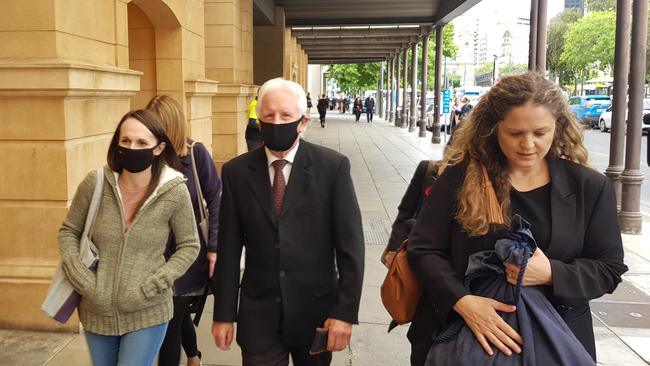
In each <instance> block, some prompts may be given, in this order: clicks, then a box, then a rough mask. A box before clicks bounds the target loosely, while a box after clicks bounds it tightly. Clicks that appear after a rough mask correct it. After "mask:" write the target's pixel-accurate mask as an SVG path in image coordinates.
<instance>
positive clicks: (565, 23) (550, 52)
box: [546, 10, 582, 84]
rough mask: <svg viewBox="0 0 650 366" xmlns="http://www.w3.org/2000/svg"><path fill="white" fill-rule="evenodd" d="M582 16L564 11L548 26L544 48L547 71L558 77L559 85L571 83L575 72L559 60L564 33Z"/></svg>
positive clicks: (575, 11)
mask: <svg viewBox="0 0 650 366" xmlns="http://www.w3.org/2000/svg"><path fill="white" fill-rule="evenodd" d="M581 16H582V15H581V14H580V12H579V11H578V10H566V11H563V12H562V13H560V14H559V15H558V16H556V17H555V18H553V19H551V22H550V24H549V26H548V41H547V47H546V62H547V66H548V70H549V71H550V72H551V73H552V74H555V75H558V76H559V77H560V84H569V83H572V82H573V79H574V76H575V72H574V70H573V69H571V68H570V67H568V66H567V65H566V64H565V63H563V62H562V61H561V60H560V57H561V56H562V51H564V43H565V37H566V33H567V31H568V30H569V26H570V25H571V24H573V23H575V22H576V21H577V20H578V19H580V17H581Z"/></svg>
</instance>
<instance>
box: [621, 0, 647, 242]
mask: <svg viewBox="0 0 650 366" xmlns="http://www.w3.org/2000/svg"><path fill="white" fill-rule="evenodd" d="M647 14H648V0H634V1H633V3H632V40H631V46H630V50H631V54H630V60H631V61H630V76H629V77H630V80H629V84H630V87H629V89H628V93H629V98H628V100H629V101H628V107H627V109H628V115H627V134H626V136H627V141H626V144H625V169H624V170H623V173H622V174H621V182H622V183H623V186H622V197H621V211H620V212H619V215H618V222H619V224H620V226H621V232H623V233H626V234H641V226H642V215H641V183H643V173H641V170H640V169H639V168H640V163H641V151H640V150H641V123H642V119H643V96H644V94H645V90H644V89H645V63H646V42H647V40H646V37H647V33H648V16H647Z"/></svg>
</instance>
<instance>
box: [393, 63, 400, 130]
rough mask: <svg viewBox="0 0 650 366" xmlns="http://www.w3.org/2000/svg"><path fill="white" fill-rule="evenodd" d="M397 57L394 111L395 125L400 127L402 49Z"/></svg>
mask: <svg viewBox="0 0 650 366" xmlns="http://www.w3.org/2000/svg"><path fill="white" fill-rule="evenodd" d="M395 58H396V60H397V68H396V73H395V76H396V78H397V81H396V83H395V108H394V112H395V126H396V127H400V126H401V125H402V114H401V111H400V110H399V107H400V105H401V104H400V101H399V100H400V99H399V97H400V95H401V93H400V91H399V89H400V87H401V86H400V81H401V75H402V71H401V69H400V65H401V61H400V58H401V55H400V51H398V52H397V55H395Z"/></svg>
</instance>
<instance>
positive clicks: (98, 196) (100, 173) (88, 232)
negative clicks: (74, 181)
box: [83, 167, 104, 238]
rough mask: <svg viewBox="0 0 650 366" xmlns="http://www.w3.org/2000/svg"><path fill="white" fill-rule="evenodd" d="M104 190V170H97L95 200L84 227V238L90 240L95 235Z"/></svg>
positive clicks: (92, 202)
mask: <svg viewBox="0 0 650 366" xmlns="http://www.w3.org/2000/svg"><path fill="white" fill-rule="evenodd" d="M103 190H104V168H103V167H101V168H97V180H96V181H95V190H94V191H93V198H92V199H91V201H90V208H88V215H86V223H85V225H84V233H83V235H84V236H87V237H88V238H90V237H91V236H92V234H93V226H95V219H96V218H97V211H99V204H100V203H101V201H102V191H103Z"/></svg>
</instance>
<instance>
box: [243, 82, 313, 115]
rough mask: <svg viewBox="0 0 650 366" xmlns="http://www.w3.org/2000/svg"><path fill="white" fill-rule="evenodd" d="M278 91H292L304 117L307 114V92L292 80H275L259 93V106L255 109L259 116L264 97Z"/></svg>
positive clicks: (264, 86) (263, 85) (263, 86)
mask: <svg viewBox="0 0 650 366" xmlns="http://www.w3.org/2000/svg"><path fill="white" fill-rule="evenodd" d="M278 89H285V90H288V91H290V92H291V93H292V94H293V95H294V96H295V97H296V103H297V107H298V110H299V111H300V113H301V114H303V115H304V114H307V95H306V94H305V90H304V89H303V88H302V86H300V84H298V83H296V82H294V81H291V80H285V79H283V78H275V79H270V80H268V81H266V82H265V83H264V84H262V86H261V87H260V90H259V91H258V92H257V106H256V107H255V113H256V114H257V115H258V116H259V115H260V112H261V109H262V103H263V100H264V96H265V95H266V94H267V93H268V92H270V91H273V90H278ZM258 118H259V117H258Z"/></svg>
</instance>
